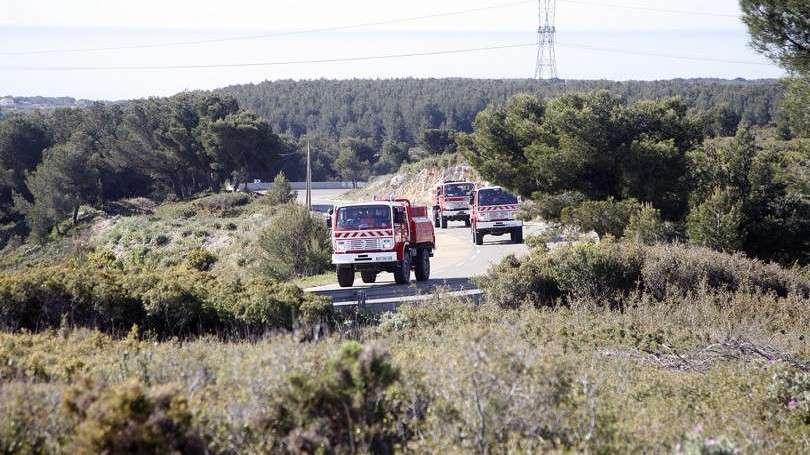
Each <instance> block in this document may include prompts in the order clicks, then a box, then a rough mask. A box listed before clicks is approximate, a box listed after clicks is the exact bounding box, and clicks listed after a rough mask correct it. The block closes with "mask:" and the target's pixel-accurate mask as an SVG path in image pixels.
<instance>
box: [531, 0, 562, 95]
mask: <svg viewBox="0 0 810 455" xmlns="http://www.w3.org/2000/svg"><path fill="white" fill-rule="evenodd" d="M537 3H538V5H539V14H538V18H539V24H538V27H537V64H536V65H535V67H534V77H535V78H536V79H556V78H557V52H556V50H555V48H554V35H555V34H556V32H557V29H556V28H555V27H554V18H555V16H556V13H557V0H537Z"/></svg>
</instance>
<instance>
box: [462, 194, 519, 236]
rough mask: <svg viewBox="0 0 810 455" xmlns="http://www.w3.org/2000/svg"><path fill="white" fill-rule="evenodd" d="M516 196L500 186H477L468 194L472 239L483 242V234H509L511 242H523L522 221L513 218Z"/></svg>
mask: <svg viewBox="0 0 810 455" xmlns="http://www.w3.org/2000/svg"><path fill="white" fill-rule="evenodd" d="M517 210H518V198H517V196H515V195H514V194H512V193H510V192H508V191H506V190H504V189H503V188H501V187H500V186H486V187H482V188H478V189H476V190H475V191H473V193H472V195H470V218H471V222H472V226H471V227H470V230H471V231H472V240H473V243H475V244H476V245H482V244H483V243H484V236H485V235H504V234H509V235H510V236H511V238H512V242H513V243H523V221H521V220H517V219H515V212H517Z"/></svg>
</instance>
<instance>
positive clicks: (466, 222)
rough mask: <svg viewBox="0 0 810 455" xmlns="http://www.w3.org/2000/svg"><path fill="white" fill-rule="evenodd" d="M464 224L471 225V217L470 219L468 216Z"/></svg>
mask: <svg viewBox="0 0 810 455" xmlns="http://www.w3.org/2000/svg"><path fill="white" fill-rule="evenodd" d="M464 226H466V227H470V219H469V218H466V219H465V220H464Z"/></svg>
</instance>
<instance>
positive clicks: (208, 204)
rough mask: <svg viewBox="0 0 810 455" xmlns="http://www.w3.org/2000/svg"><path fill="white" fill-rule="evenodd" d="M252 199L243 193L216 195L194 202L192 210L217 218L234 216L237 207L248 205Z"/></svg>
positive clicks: (237, 210) (236, 212)
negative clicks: (217, 216) (216, 216)
mask: <svg viewBox="0 0 810 455" xmlns="http://www.w3.org/2000/svg"><path fill="white" fill-rule="evenodd" d="M252 199H253V198H252V197H251V196H250V195H249V194H245V193H218V194H212V195H210V196H206V197H203V198H200V199H197V200H196V201H194V208H196V209H197V210H199V211H203V212H207V213H210V214H212V215H219V216H235V215H238V214H239V207H242V206H245V205H247V204H249V203H250V201H251V200H252Z"/></svg>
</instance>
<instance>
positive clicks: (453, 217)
mask: <svg viewBox="0 0 810 455" xmlns="http://www.w3.org/2000/svg"><path fill="white" fill-rule="evenodd" d="M474 189H475V184H474V183H472V182H467V181H462V180H447V181H444V182H442V183H441V184H439V185H437V186H436V189H435V191H434V193H433V222H434V223H435V224H434V225H435V226H436V227H441V228H442V229H446V228H447V222H448V221H463V222H464V225H465V226H468V227H469V226H470V194H472V192H473V190H474Z"/></svg>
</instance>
